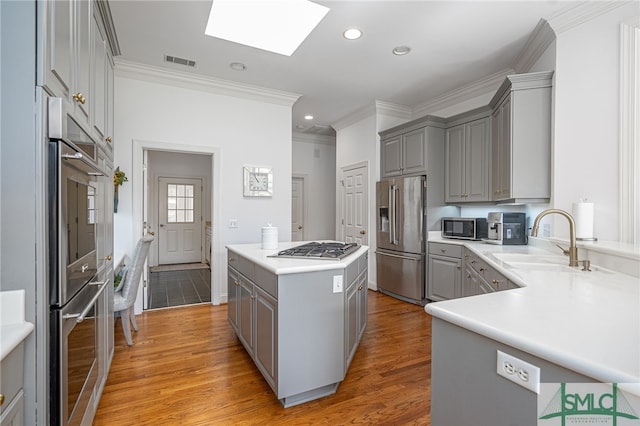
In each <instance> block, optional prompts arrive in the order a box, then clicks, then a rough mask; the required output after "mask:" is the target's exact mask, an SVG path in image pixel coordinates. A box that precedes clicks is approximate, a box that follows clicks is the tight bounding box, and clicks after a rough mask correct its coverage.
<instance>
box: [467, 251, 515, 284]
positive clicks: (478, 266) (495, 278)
mask: <svg viewBox="0 0 640 426" xmlns="http://www.w3.org/2000/svg"><path fill="white" fill-rule="evenodd" d="M464 269H465V276H464V278H463V288H466V289H468V294H463V296H473V295H475V294H482V293H493V292H494V291H503V290H509V289H512V288H518V286H517V285H516V284H514V283H513V282H512V281H510V280H509V279H507V278H506V277H505V276H504V275H502V274H501V273H500V272H498V271H497V270H496V269H495V268H493V267H491V266H490V265H489V264H488V263H487V262H485V261H484V260H482V259H480V257H479V256H478V255H477V254H475V253H473V252H472V251H471V250H469V249H468V248H466V247H465V249H464ZM473 291H475V293H473Z"/></svg>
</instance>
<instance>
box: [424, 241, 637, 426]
mask: <svg viewBox="0 0 640 426" xmlns="http://www.w3.org/2000/svg"><path fill="white" fill-rule="evenodd" d="M439 242H440V243H445V244H446V243H449V244H462V245H464V246H465V247H466V248H467V249H469V250H471V251H472V252H473V253H474V254H476V255H478V256H479V257H480V258H481V259H482V260H483V261H484V262H486V263H487V264H489V266H491V267H493V268H495V269H496V270H498V271H499V272H500V273H502V274H503V275H504V276H506V277H507V278H508V279H509V280H510V281H512V282H513V283H515V284H516V285H517V286H519V288H516V289H512V290H505V291H498V292H494V293H490V294H484V295H479V296H473V297H464V298H459V299H454V300H448V301H443V302H437V303H431V304H428V305H427V306H426V307H425V310H426V312H427V313H429V314H431V315H432V316H433V322H432V326H433V329H432V377H431V380H432V394H431V395H432V396H431V410H432V411H431V420H432V424H433V425H434V426H437V425H448V424H460V425H463V424H518V425H535V424H538V423H537V422H536V419H537V418H538V417H540V410H541V409H544V408H545V407H544V406H543V407H540V406H538V395H537V392H536V391H532V390H529V389H527V388H526V387H525V386H527V385H532V386H533V388H534V389H535V388H536V384H537V382H538V381H539V382H540V383H542V384H543V386H546V385H544V383H554V384H556V383H585V382H601V383H619V384H620V386H619V388H620V389H621V390H622V391H624V392H627V393H626V395H627V397H628V399H634V398H635V399H634V401H636V403H638V399H637V398H640V279H639V277H638V276H632V275H627V274H623V273H619V272H614V271H612V270H609V269H604V268H602V267H598V266H597V265H591V271H582V270H581V269H580V268H571V267H569V266H568V258H567V257H563V256H562V255H561V254H560V255H559V254H557V253H559V252H558V251H557V248H556V247H553V246H552V245H551V247H553V248H551V249H550V247H548V246H546V245H545V243H544V242H540V240H538V239H535V238H532V239H531V241H530V245H528V246H510V247H508V246H494V245H489V244H484V243H481V242H464V243H462V242H455V241H449V240H442V241H439ZM532 242H533V244H532ZM553 249H555V251H554V250H553ZM634 256H635V257H634ZM634 256H631V257H632V258H633V259H632V261H633V262H636V263H635V264H636V265H637V262H638V260H640V256H638V255H637V254H636V255H634ZM581 258H583V257H582V256H581ZM498 351H501V352H503V353H506V354H508V355H511V356H513V357H516V358H517V359H518V360H522V361H525V362H526V363H529V364H532V365H533V366H535V367H538V368H540V371H539V380H537V379H536V377H535V374H534V373H535V371H533V370H532V371H531V372H528V373H532V374H530V375H528V376H527V377H526V379H527V380H523V379H521V378H518V373H517V371H516V373H515V374H511V375H510V374H508V373H507V374H506V376H509V377H511V378H512V379H513V378H515V380H508V379H506V378H505V377H502V376H501V375H498V370H499V369H501V368H502V369H504V368H505V365H504V362H503V363H501V362H500V361H499V359H498ZM526 368H529V367H526ZM518 385H520V386H518ZM558 386H559V385H558ZM558 386H556V388H557V387H558ZM636 411H637V410H636Z"/></svg>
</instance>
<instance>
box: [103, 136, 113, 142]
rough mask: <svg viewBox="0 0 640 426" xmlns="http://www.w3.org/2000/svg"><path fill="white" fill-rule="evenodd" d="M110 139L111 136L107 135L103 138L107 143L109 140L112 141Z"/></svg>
mask: <svg viewBox="0 0 640 426" xmlns="http://www.w3.org/2000/svg"><path fill="white" fill-rule="evenodd" d="M112 140H113V139H111V136H107V137H106V138H105V142H107V143H111V141H112Z"/></svg>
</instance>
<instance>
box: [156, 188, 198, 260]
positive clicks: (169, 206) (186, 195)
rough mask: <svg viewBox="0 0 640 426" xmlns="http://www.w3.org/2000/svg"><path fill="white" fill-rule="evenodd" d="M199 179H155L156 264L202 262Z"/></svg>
mask: <svg viewBox="0 0 640 426" xmlns="http://www.w3.org/2000/svg"><path fill="white" fill-rule="evenodd" d="M201 206H202V180H201V179H189V178H165V177H160V178H158V263H159V264H160V265H166V264H171V263H193V262H201V261H202V207H201Z"/></svg>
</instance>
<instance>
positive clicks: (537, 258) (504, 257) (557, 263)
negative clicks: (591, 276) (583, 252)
mask: <svg viewBox="0 0 640 426" xmlns="http://www.w3.org/2000/svg"><path fill="white" fill-rule="evenodd" d="M489 257H493V258H494V259H496V260H497V261H498V262H501V263H502V264H504V265H505V266H508V267H511V268H515V269H522V270H529V271H549V272H582V265H580V266H579V267H572V266H569V258H568V257H566V256H558V255H553V254H551V255H544V254H528V253H491V254H489ZM590 269H591V271H592V272H595V271H598V272H610V271H608V270H606V269H602V268H600V267H598V266H595V265H590ZM585 272H586V271H585Z"/></svg>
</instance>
